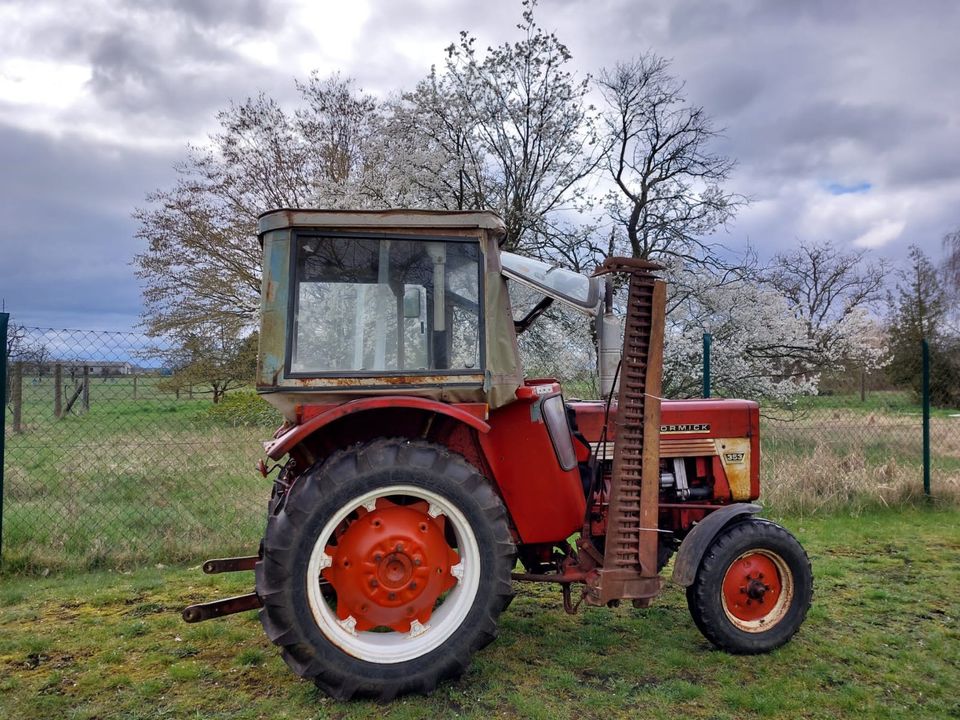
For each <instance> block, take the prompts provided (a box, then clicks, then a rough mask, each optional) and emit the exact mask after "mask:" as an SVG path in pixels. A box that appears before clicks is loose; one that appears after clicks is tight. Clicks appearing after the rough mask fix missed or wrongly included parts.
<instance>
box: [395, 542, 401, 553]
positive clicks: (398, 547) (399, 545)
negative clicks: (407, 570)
mask: <svg viewBox="0 0 960 720" xmlns="http://www.w3.org/2000/svg"><path fill="white" fill-rule="evenodd" d="M395 549H396V551H397V552H403V543H397V547H396V548H395Z"/></svg>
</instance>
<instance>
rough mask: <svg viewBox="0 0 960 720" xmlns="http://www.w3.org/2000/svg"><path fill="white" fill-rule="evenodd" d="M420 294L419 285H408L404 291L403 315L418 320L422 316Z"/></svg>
mask: <svg viewBox="0 0 960 720" xmlns="http://www.w3.org/2000/svg"><path fill="white" fill-rule="evenodd" d="M420 295H421V290H420V288H418V287H408V288H407V289H406V290H404V292H403V317H404V318H406V319H412V320H416V319H418V318H419V317H420V306H421V302H420Z"/></svg>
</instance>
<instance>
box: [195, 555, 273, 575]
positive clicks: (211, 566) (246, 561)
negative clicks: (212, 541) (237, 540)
mask: <svg viewBox="0 0 960 720" xmlns="http://www.w3.org/2000/svg"><path fill="white" fill-rule="evenodd" d="M259 559H260V557H259V556H257V555H249V556H247V557H232V558H218V559H216V560H207V561H206V562H205V563H204V564H203V571H204V572H205V573H206V574H207V575H216V574H218V573H226V572H242V571H243V570H253V567H254V565H256V564H257V560H259Z"/></svg>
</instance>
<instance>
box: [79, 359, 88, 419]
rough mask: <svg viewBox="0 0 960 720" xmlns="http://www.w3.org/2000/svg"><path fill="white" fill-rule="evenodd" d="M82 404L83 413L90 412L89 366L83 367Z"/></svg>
mask: <svg viewBox="0 0 960 720" xmlns="http://www.w3.org/2000/svg"><path fill="white" fill-rule="evenodd" d="M81 402H82V403H83V410H84V412H90V366H89V365H84V366H83V399H82V400H81Z"/></svg>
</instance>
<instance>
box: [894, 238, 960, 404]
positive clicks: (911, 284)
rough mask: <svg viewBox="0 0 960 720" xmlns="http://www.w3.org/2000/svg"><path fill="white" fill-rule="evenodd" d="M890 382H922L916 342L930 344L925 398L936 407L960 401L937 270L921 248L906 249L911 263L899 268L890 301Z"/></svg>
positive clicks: (959, 375) (959, 377) (954, 344)
mask: <svg viewBox="0 0 960 720" xmlns="http://www.w3.org/2000/svg"><path fill="white" fill-rule="evenodd" d="M888 303H889V308H890V319H889V334H890V350H891V361H890V365H889V368H888V372H889V374H890V378H891V380H892V381H893V382H895V383H897V384H900V385H905V386H907V387H910V388H912V389H913V390H914V391H915V392H916V393H917V394H919V392H920V385H921V369H922V362H921V351H920V343H921V340H924V339H925V340H927V342H928V344H929V347H930V400H931V402H932V403H934V404H935V405H952V406H956V405H958V404H960V367H958V363H957V361H956V357H957V355H958V351H960V343H958V341H957V338H956V337H952V336H950V335H949V334H947V333H946V332H945V319H946V317H947V313H948V311H949V309H950V304H949V300H948V296H947V292H946V289H945V287H944V285H943V282H942V280H941V277H940V274H939V273H938V272H937V269H936V268H935V267H934V265H933V263H931V262H930V259H929V258H928V257H927V256H926V255H925V254H924V253H923V251H922V250H920V248H918V247H916V246H912V247H911V248H910V267H909V269H908V270H903V271H901V272H900V282H899V283H897V287H896V291H895V292H894V293H891V295H890V297H889V299H888Z"/></svg>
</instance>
